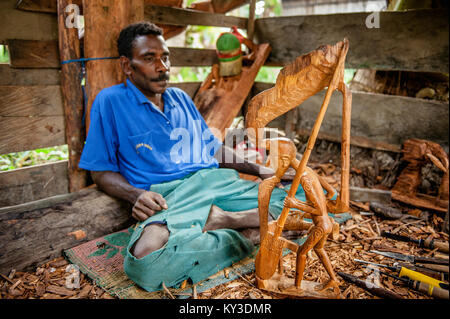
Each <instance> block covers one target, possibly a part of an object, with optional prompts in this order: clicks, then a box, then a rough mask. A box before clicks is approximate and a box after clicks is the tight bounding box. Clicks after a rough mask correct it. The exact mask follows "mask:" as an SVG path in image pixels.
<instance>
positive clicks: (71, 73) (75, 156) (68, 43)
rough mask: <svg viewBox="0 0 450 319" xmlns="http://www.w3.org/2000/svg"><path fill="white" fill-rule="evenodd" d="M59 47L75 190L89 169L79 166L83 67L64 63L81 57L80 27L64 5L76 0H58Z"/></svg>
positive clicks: (70, 173)
mask: <svg viewBox="0 0 450 319" xmlns="http://www.w3.org/2000/svg"><path fill="white" fill-rule="evenodd" d="M57 4H58V6H57V8H58V30H59V37H58V39H59V51H60V52H61V54H60V59H61V92H62V102H63V106H64V118H65V128H66V141H67V145H68V148H69V163H68V164H69V165H68V176H69V191H70V192H75V191H78V190H80V189H82V188H84V187H86V184H87V172H86V171H85V170H83V169H80V168H78V163H79V161H80V158H81V153H82V152H83V147H84V141H85V136H86V135H85V132H86V130H85V128H84V125H83V116H84V98H83V91H82V88H81V76H82V69H81V65H80V63H65V64H62V62H63V61H68V60H74V59H79V58H81V53H80V40H79V39H78V29H76V28H67V27H66V25H65V21H66V19H67V13H66V12H65V8H66V7H67V6H68V5H71V4H75V2H74V1H73V0H57Z"/></svg>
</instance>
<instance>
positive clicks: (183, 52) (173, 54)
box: [169, 47, 219, 66]
mask: <svg viewBox="0 0 450 319" xmlns="http://www.w3.org/2000/svg"><path fill="white" fill-rule="evenodd" d="M169 51H170V63H171V65H172V66H212V65H213V64H214V63H218V62H219V60H218V58H217V54H216V51H215V50H212V49H191V48H177V47H169Z"/></svg>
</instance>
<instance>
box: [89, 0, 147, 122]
mask: <svg viewBox="0 0 450 319" xmlns="http://www.w3.org/2000/svg"><path fill="white" fill-rule="evenodd" d="M83 9H84V22H85V34H84V55H85V56H86V57H116V56H118V52H117V45H116V43H117V38H118V36H119V33H120V31H121V30H122V28H124V27H126V26H127V25H129V24H130V23H133V22H138V21H142V20H144V1H143V0H129V1H122V0H98V1H89V0H83ZM86 78H87V82H86V83H87V85H86V91H87V97H88V105H87V110H88V111H87V114H86V130H89V124H90V116H89V113H90V110H91V107H92V102H93V101H94V99H95V97H96V96H97V93H98V92H100V90H102V89H103V88H106V87H109V86H112V85H115V84H119V83H121V82H123V81H124V80H125V76H124V74H123V72H122V70H121V68H120V65H119V62H118V61H117V60H96V61H88V62H87V63H86Z"/></svg>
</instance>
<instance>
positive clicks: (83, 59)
mask: <svg viewBox="0 0 450 319" xmlns="http://www.w3.org/2000/svg"><path fill="white" fill-rule="evenodd" d="M118 58H119V57H105V58H81V59H73V60H66V61H62V62H61V64H67V63H72V62H86V61H93V60H110V59H118Z"/></svg>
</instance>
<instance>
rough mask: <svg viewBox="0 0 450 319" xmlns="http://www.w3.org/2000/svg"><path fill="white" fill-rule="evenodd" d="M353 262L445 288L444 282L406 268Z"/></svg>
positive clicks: (362, 261)
mask: <svg viewBox="0 0 450 319" xmlns="http://www.w3.org/2000/svg"><path fill="white" fill-rule="evenodd" d="M353 260H354V261H356V262H359V263H364V264H370V265H374V266H378V267H384V268H387V269H389V270H392V271H396V272H398V275H399V276H400V277H407V278H409V279H412V280H417V281H421V282H424V283H427V284H429V285H432V286H434V287H439V288H444V287H445V282H443V281H440V280H437V279H434V278H432V277H429V276H427V275H424V274H422V273H420V272H417V271H414V270H411V269H408V268H406V267H402V266H397V265H395V266H387V265H383V264H377V263H373V262H370V261H365V260H360V259H353ZM441 284H444V286H441Z"/></svg>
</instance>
